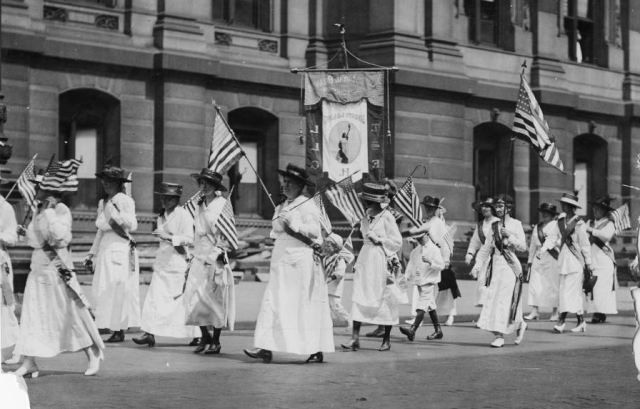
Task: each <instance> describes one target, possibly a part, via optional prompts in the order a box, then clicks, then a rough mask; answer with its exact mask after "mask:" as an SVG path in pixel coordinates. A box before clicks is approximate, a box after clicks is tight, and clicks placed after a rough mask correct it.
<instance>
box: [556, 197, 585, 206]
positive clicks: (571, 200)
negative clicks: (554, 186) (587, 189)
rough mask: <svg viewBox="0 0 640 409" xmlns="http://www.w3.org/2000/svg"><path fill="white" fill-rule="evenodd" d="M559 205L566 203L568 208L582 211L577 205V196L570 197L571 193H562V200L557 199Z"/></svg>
mask: <svg viewBox="0 0 640 409" xmlns="http://www.w3.org/2000/svg"><path fill="white" fill-rule="evenodd" d="M558 201H559V202H560V203H566V204H568V205H570V206H573V207H576V208H578V209H582V207H580V205H578V196H576V195H572V194H571V193H563V194H562V198H560V199H558Z"/></svg>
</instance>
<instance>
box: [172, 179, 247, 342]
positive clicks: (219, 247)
mask: <svg viewBox="0 0 640 409" xmlns="http://www.w3.org/2000/svg"><path fill="white" fill-rule="evenodd" d="M191 177H192V178H193V179H195V180H196V181H197V182H198V187H199V188H200V192H201V193H202V194H203V198H202V200H201V202H200V203H199V204H198V207H197V208H196V214H195V239H194V249H193V260H192V261H191V269H190V270H189V276H188V278H187V283H186V287H185V291H184V295H183V296H182V298H183V300H184V303H185V308H186V313H187V317H186V324H187V325H194V326H198V327H200V332H201V333H202V337H200V343H199V344H198V346H197V347H196V349H195V350H194V351H193V352H194V353H196V354H198V353H200V352H204V353H205V354H207V355H216V354H219V353H220V351H221V350H222V346H221V344H220V335H221V333H222V328H223V327H225V326H228V327H229V329H230V330H232V331H233V329H234V323H235V289H234V282H233V272H232V271H231V268H230V267H229V262H228V259H227V251H228V250H230V248H231V245H230V243H229V242H228V240H227V239H226V238H225V237H224V235H223V234H222V232H221V230H220V228H219V227H218V221H219V220H220V218H221V217H222V212H223V211H224V208H225V206H231V203H230V202H229V201H228V200H227V199H225V198H224V197H222V196H221V192H223V191H226V190H227V188H225V187H224V186H223V185H222V175H220V174H219V173H217V172H214V171H212V170H210V169H207V168H204V169H202V171H201V172H200V173H192V174H191ZM230 211H232V210H230ZM210 326H211V327H213V336H211V333H210V332H209V327H210ZM207 346H209V348H207Z"/></svg>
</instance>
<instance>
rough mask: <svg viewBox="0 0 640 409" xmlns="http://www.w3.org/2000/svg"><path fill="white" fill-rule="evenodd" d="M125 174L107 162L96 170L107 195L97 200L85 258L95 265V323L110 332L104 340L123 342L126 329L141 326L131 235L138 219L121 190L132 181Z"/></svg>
mask: <svg viewBox="0 0 640 409" xmlns="http://www.w3.org/2000/svg"><path fill="white" fill-rule="evenodd" d="M124 175H125V173H124V170H123V169H121V168H118V167H115V166H110V165H107V166H105V168H104V169H103V171H102V172H100V173H96V176H97V177H99V178H100V179H102V187H103V188H104V191H105V194H106V197H105V198H104V199H101V200H100V202H99V203H98V216H97V218H96V227H97V228H98V232H97V233H96V237H95V239H94V241H93V245H92V246H91V250H90V251H89V254H88V255H87V256H86V258H85V264H86V265H87V266H89V267H90V268H91V267H92V266H95V273H94V276H93V284H92V285H93V287H92V290H93V299H94V300H95V301H94V302H95V303H96V307H95V315H96V325H97V326H98V328H109V329H111V330H112V331H113V334H112V335H111V337H110V338H109V339H107V341H106V342H123V341H124V331H125V330H126V329H128V328H130V327H139V326H140V278H139V266H138V252H137V251H136V250H135V241H134V240H133V239H132V237H131V232H133V231H135V230H136V229H137V228H138V221H137V220H136V209H135V202H134V201H133V199H132V198H131V197H129V196H127V195H126V194H125V193H124V184H125V183H130V182H131V181H130V180H129V179H127V178H126V177H125V176H124ZM94 258H95V262H94V261H93V259H94Z"/></svg>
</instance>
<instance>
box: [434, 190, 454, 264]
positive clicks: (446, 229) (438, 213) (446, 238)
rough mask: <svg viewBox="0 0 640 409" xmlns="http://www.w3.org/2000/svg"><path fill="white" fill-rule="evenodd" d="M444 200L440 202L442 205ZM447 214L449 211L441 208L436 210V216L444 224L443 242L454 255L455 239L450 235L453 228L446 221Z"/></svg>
mask: <svg viewBox="0 0 640 409" xmlns="http://www.w3.org/2000/svg"><path fill="white" fill-rule="evenodd" d="M442 200H444V199H442ZM442 200H440V203H442ZM446 212H447V209H445V208H444V207H442V206H440V207H439V208H438V210H436V216H437V217H439V218H440V220H442V223H443V224H444V235H443V236H442V240H443V241H444V242H445V244H446V245H447V246H449V251H450V252H451V253H452V254H453V246H454V242H453V237H451V233H450V231H451V229H452V228H451V227H449V226H447V223H446V220H445V219H444V214H445V213H446Z"/></svg>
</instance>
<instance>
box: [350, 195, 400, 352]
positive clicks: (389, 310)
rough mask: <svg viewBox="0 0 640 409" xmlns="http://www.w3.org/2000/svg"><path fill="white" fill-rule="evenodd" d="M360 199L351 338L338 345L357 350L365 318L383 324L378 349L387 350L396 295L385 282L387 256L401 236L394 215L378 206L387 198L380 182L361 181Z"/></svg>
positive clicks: (396, 315) (397, 247) (396, 247)
mask: <svg viewBox="0 0 640 409" xmlns="http://www.w3.org/2000/svg"><path fill="white" fill-rule="evenodd" d="M362 199H363V200H364V203H365V206H366V208H367V210H366V216H365V218H364V219H363V220H362V225H361V227H360V231H361V232H362V237H363V239H364V244H363V246H362V249H361V250H360V254H358V259H357V261H356V265H355V267H354V272H355V274H354V278H353V296H352V301H353V307H352V310H351V318H352V319H353V332H352V334H351V340H350V341H349V342H348V343H346V344H342V347H343V348H346V349H351V350H353V351H357V350H358V349H359V348H360V325H361V323H362V322H368V323H371V324H376V325H384V336H383V338H382V345H381V346H380V348H379V351H388V350H390V349H391V328H392V326H393V325H395V324H398V322H399V312H398V303H397V299H396V297H395V296H393V294H392V293H391V290H390V288H389V286H387V281H388V280H389V275H390V272H389V271H388V267H387V260H388V259H389V258H391V257H392V256H393V255H394V254H395V253H396V252H397V251H398V250H400V247H401V246H402V236H401V235H400V230H399V229H398V225H397V224H396V220H395V218H394V216H393V215H392V214H391V212H388V211H383V209H382V206H381V204H382V203H384V202H386V200H387V192H386V189H385V187H384V186H383V185H379V184H375V183H365V184H364V187H363V191H362Z"/></svg>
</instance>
